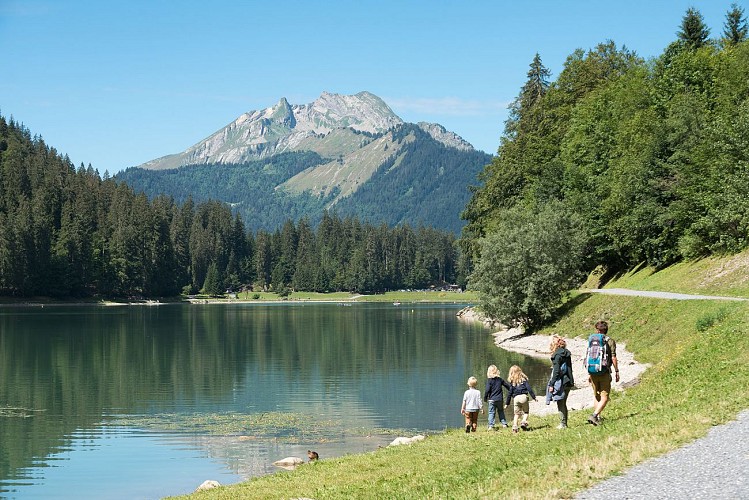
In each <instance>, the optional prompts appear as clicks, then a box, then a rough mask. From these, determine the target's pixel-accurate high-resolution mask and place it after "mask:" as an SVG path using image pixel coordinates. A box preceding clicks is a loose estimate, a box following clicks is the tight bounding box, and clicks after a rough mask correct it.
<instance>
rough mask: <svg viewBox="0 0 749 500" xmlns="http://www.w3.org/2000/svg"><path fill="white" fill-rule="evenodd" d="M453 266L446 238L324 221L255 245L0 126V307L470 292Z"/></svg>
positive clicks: (227, 220)
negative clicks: (32, 299)
mask: <svg viewBox="0 0 749 500" xmlns="http://www.w3.org/2000/svg"><path fill="white" fill-rule="evenodd" d="M310 161H311V162H313V163H314V162H315V161H317V159H316V158H314V157H310ZM282 163H283V161H282V162H280V163H279V162H278V161H276V163H273V162H269V163H266V164H265V167H267V170H273V169H274V168H276V167H278V165H280V164H282ZM291 163H293V162H289V163H287V164H286V165H287V166H288V165H290V164H291ZM204 173H206V174H207V172H204ZM268 175H270V174H268ZM458 262H459V255H458V252H457V247H456V245H455V237H454V235H453V234H452V233H446V232H443V231H440V230H436V229H431V228H426V227H419V228H417V229H412V228H411V227H410V226H408V225H406V224H403V225H399V226H398V227H395V228H390V227H388V226H387V225H380V226H374V225H372V224H370V223H361V222H360V221H359V219H357V218H354V217H347V218H345V219H341V218H339V217H338V216H337V215H331V214H329V213H328V212H327V211H324V210H323V211H322V212H321V215H320V223H319V225H318V226H317V230H315V229H314V228H313V225H312V224H311V223H310V221H309V220H308V219H307V218H305V217H302V218H301V219H300V221H299V223H298V224H295V223H294V222H293V221H292V220H290V219H287V220H286V222H285V223H284V224H283V226H282V227H281V228H280V229H276V230H275V231H274V232H273V233H269V232H267V231H264V230H259V231H258V232H257V233H256V234H254V235H253V233H252V232H251V231H248V230H247V228H246V226H245V223H244V221H243V219H242V217H241V216H240V215H238V214H235V213H233V212H232V209H231V207H230V206H229V205H228V204H226V203H223V202H218V201H211V200H206V201H202V202H200V203H197V204H196V203H194V202H193V199H192V198H191V197H189V196H188V197H186V199H185V200H184V202H182V203H181V204H179V203H177V202H175V200H174V199H173V198H171V197H166V196H163V195H159V196H155V197H153V198H152V199H149V197H147V196H146V195H145V194H144V193H142V192H141V193H136V192H135V191H134V190H133V189H132V188H130V187H129V186H128V185H127V184H125V183H123V182H118V181H115V180H113V179H111V178H109V177H108V176H105V179H104V180H103V179H102V178H101V177H100V176H99V174H98V172H96V171H94V170H93V169H92V168H91V167H88V168H84V167H83V166H81V167H80V168H79V169H78V170H76V169H75V168H73V166H72V165H71V164H70V161H69V160H68V159H67V158H66V157H61V156H60V155H58V154H57V152H56V151H55V150H54V149H51V148H48V147H47V146H46V145H45V144H44V142H43V141H42V140H41V138H38V137H35V138H32V137H31V136H30V134H29V132H28V131H27V130H26V129H25V128H24V127H23V126H20V125H18V124H17V123H14V122H13V121H12V120H11V121H10V122H7V121H6V120H5V119H4V118H3V117H0V295H2V296H19V297H28V296H35V295H42V296H49V297H57V298H69V297H86V296H92V295H103V296H107V297H127V298H138V297H142V298H145V297H162V296H174V295H177V294H179V293H181V292H184V293H197V292H198V291H201V290H202V291H203V292H204V293H206V294H208V295H222V294H223V293H224V292H225V291H226V290H227V289H229V290H232V291H235V292H236V291H240V290H242V289H247V288H257V289H258V290H267V289H273V290H274V291H277V292H282V293H286V294H288V292H289V291H291V290H309V291H318V292H326V291H358V292H362V291H370V292H379V291H385V290H388V289H398V288H406V287H415V286H419V287H425V286H429V285H436V284H442V283H446V282H449V283H455V282H456V281H465V276H464V275H463V276H459V275H458V273H459V269H458Z"/></svg>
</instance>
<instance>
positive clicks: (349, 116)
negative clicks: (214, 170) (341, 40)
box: [141, 91, 473, 170]
mask: <svg viewBox="0 0 749 500" xmlns="http://www.w3.org/2000/svg"><path fill="white" fill-rule="evenodd" d="M403 123H404V122H403V120H401V119H400V117H399V116H398V115H396V114H395V113H394V112H393V110H392V109H390V107H389V106H388V105H387V104H386V103H385V101H383V100H382V99H380V98H379V97H377V96H376V95H374V94H372V93H371V92H367V91H362V92H359V93H357V94H354V95H343V94H334V93H330V92H322V93H321V94H320V97H318V98H317V99H315V100H314V101H313V102H311V103H309V104H301V105H300V104H289V102H288V101H287V100H286V98H285V97H281V99H279V101H278V103H276V105H274V106H272V107H270V108H266V109H264V110H257V111H250V112H247V113H244V114H242V115H241V116H240V117H239V118H237V119H236V120H234V121H233V122H232V123H230V124H229V125H227V126H226V127H224V128H222V129H220V130H218V131H217V132H215V133H214V134H212V135H211V136H210V137H208V138H207V139H205V140H203V141H201V142H199V143H198V144H195V145H194V146H192V147H190V148H188V149H187V150H185V151H184V152H182V153H178V154H173V155H169V156H164V157H162V158H158V159H156V160H152V161H150V162H148V163H145V164H143V165H141V167H142V168H148V169H156V170H161V169H169V168H178V167H181V166H184V165H198V164H212V163H213V164H221V163H242V162H245V161H249V160H255V159H259V158H265V157H269V156H272V155H274V154H277V153H281V152H284V151H305V150H306V151H317V152H319V153H321V154H324V155H326V156H327V155H331V156H333V155H335V156H338V155H340V154H349V153H352V152H353V151H354V150H355V149H357V148H359V147H361V144H360V143H361V141H360V140H359V139H355V137H356V136H355V135H354V134H352V132H354V133H359V132H366V133H369V134H383V133H385V132H387V131H389V130H392V129H393V128H395V127H398V126H400V125H403ZM419 126H420V127H421V128H422V129H423V130H424V131H426V132H427V133H429V134H430V135H431V136H432V137H433V138H434V139H436V140H438V141H439V142H442V143H443V144H445V145H447V146H450V147H457V148H458V149H465V150H470V149H473V148H472V146H471V145H470V144H468V143H467V142H465V141H464V140H463V139H461V138H460V137H459V136H457V135H456V134H453V133H452V132H448V131H446V130H445V129H444V127H442V126H441V125H437V124H419ZM346 131H348V132H346ZM331 134H333V135H331ZM328 136H330V137H328ZM326 137H327V139H324V138H326ZM320 141H323V142H324V144H320ZM336 148H338V149H340V148H343V150H340V151H334V150H335V149H336Z"/></svg>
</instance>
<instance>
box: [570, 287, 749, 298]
mask: <svg viewBox="0 0 749 500" xmlns="http://www.w3.org/2000/svg"><path fill="white" fill-rule="evenodd" d="M580 291H581V292H586V293H602V294H605V295H632V296H637V297H654V298H656V299H672V300H741V301H745V300H749V299H746V298H744V297H722V296H720V295H691V294H686V293H674V292H654V291H650V290H630V289H628V288H583V289H581V290H580Z"/></svg>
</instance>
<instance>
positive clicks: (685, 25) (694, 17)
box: [677, 7, 710, 50]
mask: <svg viewBox="0 0 749 500" xmlns="http://www.w3.org/2000/svg"><path fill="white" fill-rule="evenodd" d="M677 36H678V37H679V40H680V41H681V42H682V43H683V44H684V45H685V46H686V48H688V49H691V50H696V49H699V48H700V47H702V46H703V45H705V44H707V40H708V37H709V36H710V29H709V28H708V27H707V26H706V25H705V19H704V18H703V17H702V14H700V11H698V10H697V9H695V8H694V7H690V8H688V9H687V13H686V14H684V17H683V18H682V20H681V30H680V31H679V32H678V33H677Z"/></svg>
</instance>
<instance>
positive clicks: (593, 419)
mask: <svg viewBox="0 0 749 500" xmlns="http://www.w3.org/2000/svg"><path fill="white" fill-rule="evenodd" d="M600 422H601V419H600V418H599V417H598V415H595V414H594V415H591V416H589V417H588V423H589V424H593V425H598V424H599V423H600Z"/></svg>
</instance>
